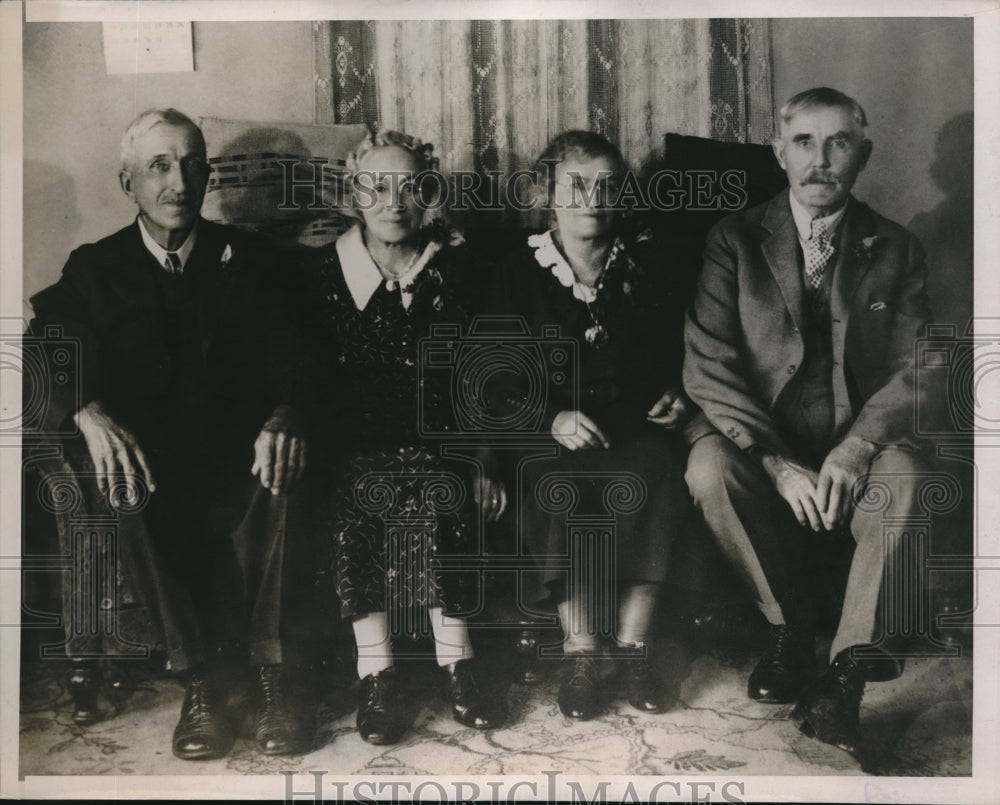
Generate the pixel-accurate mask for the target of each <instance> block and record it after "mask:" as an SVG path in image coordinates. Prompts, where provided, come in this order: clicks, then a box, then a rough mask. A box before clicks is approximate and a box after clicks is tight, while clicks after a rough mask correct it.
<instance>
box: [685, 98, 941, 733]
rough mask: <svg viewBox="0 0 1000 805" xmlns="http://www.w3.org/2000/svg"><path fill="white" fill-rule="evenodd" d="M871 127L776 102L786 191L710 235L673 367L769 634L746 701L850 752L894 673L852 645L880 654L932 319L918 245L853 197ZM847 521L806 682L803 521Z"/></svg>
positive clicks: (711, 499)
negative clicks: (864, 499) (864, 500)
mask: <svg viewBox="0 0 1000 805" xmlns="http://www.w3.org/2000/svg"><path fill="white" fill-rule="evenodd" d="M866 124H867V121H866V119H865V113H864V111H863V110H862V108H861V107H860V105H859V104H858V103H857V102H856V101H855V100H854V99H852V98H850V97H848V96H846V95H844V94H843V93H841V92H838V91H837V90H833V89H829V88H826V87H822V88H818V89H813V90H808V91H806V92H803V93H800V94H799V95H796V96H795V97H794V98H792V99H791V100H789V101H788V103H786V104H785V105H784V107H782V109H781V111H780V129H779V133H778V136H777V137H776V139H775V141H774V152H775V154H776V156H777V158H778V162H779V163H780V164H781V166H782V168H783V169H784V170H785V172H786V174H787V176H788V180H789V184H790V188H789V191H787V192H786V191H782V192H781V193H780V194H779V195H778V196H776V197H775V198H773V199H772V200H771V201H769V202H767V203H766V204H763V205H760V206H758V207H754V208H752V209H749V210H746V211H743V212H741V213H738V214H736V215H732V216H729V217H728V218H726V219H724V220H723V221H721V222H720V223H719V224H718V225H717V226H716V227H715V228H714V229H713V230H712V232H711V233H710V234H709V237H708V241H707V245H706V250H705V260H704V266H703V269H702V273H701V275H700V278H699V284H698V291H697V294H696V298H695V300H694V303H693V305H692V308H691V310H690V312H689V315H688V319H687V323H686V330H685V343H686V350H687V352H686V358H685V364H684V385H685V388H686V390H687V393H688V394H689V395H690V396H691V398H692V399H693V400H694V401H695V402H696V403H697V404H698V405H699V406H701V409H702V412H703V413H702V414H701V415H699V417H697V418H696V420H694V421H693V422H692V424H691V426H689V429H688V435H689V438H690V439H691V441H692V442H693V444H692V449H691V454H690V459H689V462H688V473H687V479H688V485H689V488H690V490H691V493H692V495H693V496H694V499H695V502H696V504H697V505H698V506H699V508H700V509H701V510H702V512H703V513H704V516H705V520H706V522H707V523H708V526H709V527H710V529H711V530H712V532H713V533H714V534H715V536H716V538H717V539H718V541H719V543H720V544H721V546H722V548H723V550H724V551H725V552H726V554H727V556H728V557H729V559H730V561H732V562H733V563H734V565H735V566H736V567H737V568H738V569H739V571H740V572H741V573H742V574H743V576H744V577H745V579H746V580H747V582H748V583H749V584H750V586H751V587H752V589H753V591H754V593H755V594H756V598H757V602H758V605H759V607H760V609H761V611H762V612H763V613H764V615H765V616H766V618H767V619H768V621H769V622H770V623H771V625H772V629H771V638H770V645H769V647H768V649H767V651H766V652H765V654H764V656H763V658H762V659H761V660H760V662H759V663H758V664H757V666H756V668H755V669H754V671H753V673H752V674H751V676H750V679H749V685H748V687H749V695H750V697H751V698H754V699H757V700H759V701H764V702H776V703H777V702H791V701H795V700H796V699H798V706H797V707H796V709H795V710H794V712H793V718H794V719H795V720H797V721H798V722H799V724H800V728H801V729H802V731H803V732H805V733H806V734H809V735H813V736H815V737H818V738H819V739H821V740H824V741H827V742H828V743H831V744H834V745H836V746H840V747H841V748H843V749H846V750H847V751H851V752H856V751H857V750H858V748H859V745H860V725H859V713H860V702H861V696H862V693H863V691H864V685H865V681H866V678H867V679H869V680H871V679H875V678H886V676H888V675H892V674H893V673H898V672H899V665H898V664H897V663H896V662H894V661H893V660H892V659H891V657H888V656H886V657H885V659H884V660H882V661H878V660H874V661H873V660H871V659H863V657H864V655H866V654H867V655H868V656H870V655H871V654H872V652H871V650H870V649H866V650H865V651H858V650H857V648H858V647H861V646H865V647H869V646H871V645H873V644H881V645H880V648H885V647H886V646H885V642H884V641H880V637H882V636H883V634H885V632H884V631H883V629H884V627H885V625H886V624H885V623H884V622H883V613H882V611H881V608H880V606H879V601H880V590H881V588H882V582H883V576H884V575H885V569H886V567H887V566H891V563H892V561H893V557H894V551H895V550H896V547H897V546H896V544H895V542H894V541H891V540H890V542H889V543H886V538H885V537H884V536H883V527H882V525H883V519H882V518H883V516H885V515H891V516H906V515H907V514H908V513H909V512H910V511H911V510H912V508H913V506H914V504H915V497H916V491H917V484H918V481H919V478H920V474H921V472H923V471H924V467H923V464H922V462H921V460H920V459H919V456H918V454H917V452H916V451H915V450H914V449H913V447H914V444H913V424H912V420H913V406H914V397H913V378H912V355H913V344H914V339H916V338H917V336H918V335H919V334H920V333H921V332H922V330H923V328H924V324H925V322H926V321H927V319H928V316H929V310H928V302H927V295H926V292H925V276H924V275H925V269H924V261H923V256H922V251H921V248H920V245H919V243H918V242H917V240H916V239H915V238H914V237H913V236H912V235H911V234H910V233H909V232H907V231H906V230H905V229H903V228H902V227H901V226H899V225H897V224H895V223H893V222H892V221H889V220H887V219H885V218H883V217H882V216H880V215H878V214H877V213H875V212H874V211H873V210H871V208H869V207H868V206H867V205H865V204H863V203H862V202H859V201H857V200H856V199H855V198H854V197H853V196H852V195H851V193H850V191H851V188H852V186H853V185H854V182H855V179H856V178H857V176H858V174H859V172H860V171H861V170H862V169H863V168H864V167H865V165H866V163H867V162H868V158H869V156H870V154H871V150H872V146H871V142H870V141H869V140H867V139H865V136H864V127H865V125H866ZM868 479H877V480H878V481H879V482H880V483H881V484H886V485H887V487H888V489H889V490H890V492H891V504H890V508H889V510H888V511H887V512H875V511H872V510H871V509H872V508H874V507H871V506H865V505H859V504H860V503H861V501H860V498H859V495H860V494H861V493H862V492H863V490H864V489H865V488H866V486H865V485H866V480H868ZM882 488H886V487H882ZM866 509H867V510H866ZM796 521H797V522H796ZM841 528H843V529H844V530H845V531H846V529H848V528H849V530H850V532H851V534H852V535H853V537H854V540H855V542H856V547H855V550H854V556H853V560H852V563H851V568H850V573H849V577H848V580H847V588H846V594H845V600H844V603H843V608H842V611H841V617H840V623H839V626H838V628H837V632H836V635H835V637H834V640H833V645H832V646H831V649H830V659H831V662H830V665H829V667H828V668H827V669H826V670H825V671H823V673H822V674H820V675H819V677H818V678H813V675H814V662H815V649H814V632H813V628H814V627H813V618H812V616H811V612H812V609H813V606H814V604H815V602H814V601H813V600H811V599H812V595H811V594H810V593H811V592H812V591H811V590H809V589H806V587H807V584H806V583H805V581H804V558H805V557H804V554H805V553H806V551H807V550H808V549H809V543H810V541H811V540H810V535H809V533H808V531H807V529H808V530H811V531H814V532H827V531H828V532H834V533H839V530H840V529H841ZM888 632H890V633H892V632H893V630H891V629H890V630H888ZM876 653H877V652H876Z"/></svg>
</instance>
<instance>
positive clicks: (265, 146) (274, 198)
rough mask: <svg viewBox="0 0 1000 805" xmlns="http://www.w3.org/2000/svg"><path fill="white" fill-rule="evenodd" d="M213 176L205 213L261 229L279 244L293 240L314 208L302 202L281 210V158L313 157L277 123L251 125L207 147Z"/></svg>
mask: <svg viewBox="0 0 1000 805" xmlns="http://www.w3.org/2000/svg"><path fill="white" fill-rule="evenodd" d="M211 154H218V156H212V155H210V157H209V162H210V164H211V167H212V174H211V177H210V179H209V189H208V193H206V196H205V202H206V203H205V206H204V208H203V211H202V212H203V214H204V215H205V217H206V218H209V219H210V220H216V221H219V222H221V223H224V224H230V225H233V226H238V227H241V228H246V229H251V230H254V231H257V232H262V233H264V234H266V235H268V236H270V237H271V238H273V239H274V240H275V241H276V242H278V243H287V242H294V241H295V240H297V238H298V237H299V236H300V235H301V234H302V232H303V230H304V229H305V228H306V226H307V225H308V224H309V222H310V221H311V220H312V219H313V218H314V217H315V215H316V214H315V213H314V212H310V211H309V210H307V209H306V205H305V204H301V205H299V208H298V209H297V210H293V209H283V207H288V206H289V205H285V204H283V202H284V201H285V198H284V195H285V182H284V169H283V168H282V166H281V164H280V163H279V162H278V161H277V160H279V159H283V158H296V159H300V160H307V159H309V158H310V157H311V156H312V153H311V152H310V150H309V148H308V147H307V146H306V144H305V143H304V142H303V140H302V138H301V137H299V136H298V135H297V134H295V133H294V132H290V131H286V130H283V129H280V128H277V127H273V128H271V127H267V128H252V129H249V130H248V131H246V132H245V133H244V134H242V135H240V136H239V137H236V138H235V139H233V140H230V141H229V142H227V143H226V144H225V145H224V146H222V147H221V148H217V149H216V148H213V149H211Z"/></svg>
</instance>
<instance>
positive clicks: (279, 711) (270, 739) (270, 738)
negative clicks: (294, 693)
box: [254, 665, 308, 755]
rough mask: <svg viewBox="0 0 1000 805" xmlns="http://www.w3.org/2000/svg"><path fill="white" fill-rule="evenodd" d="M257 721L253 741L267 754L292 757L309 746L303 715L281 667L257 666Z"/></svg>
mask: <svg viewBox="0 0 1000 805" xmlns="http://www.w3.org/2000/svg"><path fill="white" fill-rule="evenodd" d="M256 684H257V690H256V695H257V718H256V721H255V722H254V740H255V741H256V742H257V747H258V748H259V749H260V751H261V752H263V753H264V754H265V755H291V754H295V753H297V752H301V751H303V750H304V749H305V748H306V746H307V743H308V739H307V736H306V731H305V729H304V724H303V723H302V718H301V715H300V714H298V713H297V712H296V708H295V707H294V706H293V704H292V701H291V697H290V696H289V693H288V686H287V683H286V681H285V678H284V673H283V670H282V667H281V666H280V665H260V666H258V667H257V678H256Z"/></svg>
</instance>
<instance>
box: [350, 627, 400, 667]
mask: <svg viewBox="0 0 1000 805" xmlns="http://www.w3.org/2000/svg"><path fill="white" fill-rule="evenodd" d="M351 626H352V627H353V629H354V642H355V643H357V646H358V678H360V679H364V678H365V677H366V676H368V675H369V674H377V673H378V672H380V671H384V670H385V669H386V668H391V667H392V644H391V643H390V642H389V617H388V615H386V613H384V612H369V613H367V614H365V615H361V616H359V617H357V618H355V619H354V621H353V622H352V623H351Z"/></svg>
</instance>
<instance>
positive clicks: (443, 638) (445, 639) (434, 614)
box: [429, 607, 473, 666]
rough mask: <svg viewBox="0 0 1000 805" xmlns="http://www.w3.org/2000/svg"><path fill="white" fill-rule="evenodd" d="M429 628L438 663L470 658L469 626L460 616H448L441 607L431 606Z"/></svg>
mask: <svg viewBox="0 0 1000 805" xmlns="http://www.w3.org/2000/svg"><path fill="white" fill-rule="evenodd" d="M429 614H430V617H431V629H432V630H433V631H434V651H435V652H436V653H437V661H438V665H440V666H445V665H451V664H452V663H453V662H458V661H459V660H471V659H472V657H473V652H472V641H470V640H469V627H468V624H466V622H465V621H464V620H463V619H462V618H449V617H448V616H447V615H445V614H444V610H443V609H442V608H441V607H431V608H430V610H429Z"/></svg>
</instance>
